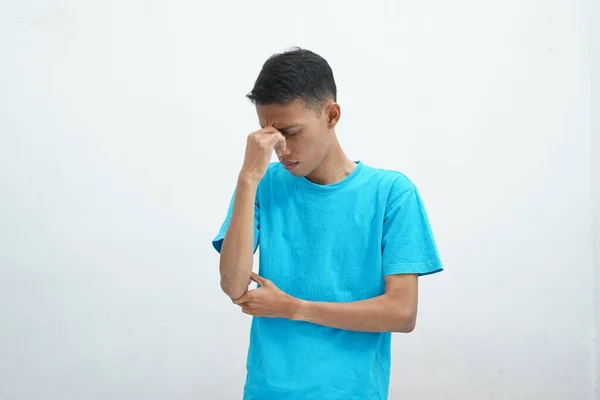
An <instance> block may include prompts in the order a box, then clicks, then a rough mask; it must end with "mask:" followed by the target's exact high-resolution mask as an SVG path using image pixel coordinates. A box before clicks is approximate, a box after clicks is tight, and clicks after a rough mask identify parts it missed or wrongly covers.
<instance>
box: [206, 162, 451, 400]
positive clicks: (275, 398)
mask: <svg viewBox="0 0 600 400" xmlns="http://www.w3.org/2000/svg"><path fill="white" fill-rule="evenodd" d="M357 164H358V165H357V167H356V168H355V169H354V171H353V172H352V173H351V174H350V175H349V176H347V177H346V178H345V179H343V180H342V181H340V182H338V183H335V184H331V185H318V184H314V183H312V182H311V181H309V180H308V179H306V178H305V177H295V176H293V175H292V174H290V173H289V172H288V171H286V170H285V169H284V168H283V166H282V165H281V164H280V163H272V164H271V165H270V166H269V168H268V171H267V173H266V175H265V177H264V178H263V179H262V180H261V182H260V184H259V186H258V190H257V195H256V202H255V209H254V217H255V218H254V220H255V224H254V249H255V251H256V249H257V248H258V246H259V245H260V252H259V256H260V265H259V271H258V273H259V275H261V276H263V277H264V278H267V279H270V280H271V281H273V283H274V284H275V285H276V286H277V287H279V288H280V289H281V290H283V291H284V292H286V293H287V294H289V295H291V296H294V297H297V298H300V299H304V300H309V301H327V302H350V301H357V300H364V299H369V298H372V297H376V296H379V295H381V294H383V293H384V289H385V287H384V277H385V276H386V275H390V274H407V273H410V274H418V275H426V274H431V273H434V272H438V271H441V270H442V264H441V262H440V258H439V255H438V252H437V249H436V245H435V241H434V238H433V235H432V233H431V229H430V226H429V222H428V218H427V215H426V213H425V210H424V208H423V204H422V202H421V198H420V196H419V192H418V191H417V189H416V188H415V186H414V185H413V184H412V183H411V181H410V180H409V179H408V178H407V177H406V176H404V175H403V174H401V173H399V172H395V171H389V170H383V169H377V168H373V167H369V166H367V165H365V164H364V163H362V162H358V163H357ZM234 197H235V192H234V194H233V197H232V199H231V203H230V206H229V212H228V215H227V217H226V219H225V222H224V223H223V225H222V227H221V230H220V232H219V234H218V235H217V236H216V237H215V239H214V241H213V246H214V247H215V249H216V250H217V251H220V250H221V245H222V242H223V238H224V236H225V232H226V231H227V227H228V224H229V219H230V217H231V212H232V209H233V199H234ZM390 345H391V333H389V332H383V333H372V332H356V331H348V330H341V329H334V328H329V327H326V326H321V325H316V324H313V323H308V322H302V321H290V320H287V319H283V318H259V317H254V318H253V320H252V327H251V332H250V347H249V350H248V357H247V364H246V367H247V376H246V384H245V387H244V400H309V399H318V400H333V399H335V400H339V399H344V400H375V399H377V400H384V399H387V398H388V390H389V378H390V358H391V351H390Z"/></svg>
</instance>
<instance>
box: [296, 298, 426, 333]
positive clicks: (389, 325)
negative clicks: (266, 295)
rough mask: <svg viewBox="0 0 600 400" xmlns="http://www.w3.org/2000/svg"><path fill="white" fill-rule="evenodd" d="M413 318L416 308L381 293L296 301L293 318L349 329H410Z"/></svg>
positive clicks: (372, 330)
mask: <svg viewBox="0 0 600 400" xmlns="http://www.w3.org/2000/svg"><path fill="white" fill-rule="evenodd" d="M415 317H416V308H415V307H412V306H411V305H409V304H403V303H399V302H398V301H396V300H394V298H393V297H391V296H389V295H388V294H384V295H381V296H378V297H374V298H371V299H367V300H361V301H355V302H348V303H333V302H314V301H305V300H297V302H296V305H295V312H294V313H293V316H292V319H294V320H300V321H306V322H312V323H315V324H318V325H324V326H329V327H332V328H338V329H345V330H351V331H361V332H411V331H412V330H413V329H414V327H415Z"/></svg>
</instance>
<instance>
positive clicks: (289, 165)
mask: <svg viewBox="0 0 600 400" xmlns="http://www.w3.org/2000/svg"><path fill="white" fill-rule="evenodd" d="M281 164H282V165H283V168H285V169H287V170H290V169H294V168H296V165H298V162H297V161H296V162H290V161H285V162H282V163H281Z"/></svg>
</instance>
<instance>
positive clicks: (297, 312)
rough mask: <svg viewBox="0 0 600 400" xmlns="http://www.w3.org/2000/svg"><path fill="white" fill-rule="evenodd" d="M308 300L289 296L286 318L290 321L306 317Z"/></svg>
mask: <svg viewBox="0 0 600 400" xmlns="http://www.w3.org/2000/svg"><path fill="white" fill-rule="evenodd" d="M308 308H309V302H308V301H306V300H302V299H298V298H295V297H291V296H290V300H289V305H288V307H287V309H288V315H287V319H290V320H292V321H305V320H306V318H307V313H308Z"/></svg>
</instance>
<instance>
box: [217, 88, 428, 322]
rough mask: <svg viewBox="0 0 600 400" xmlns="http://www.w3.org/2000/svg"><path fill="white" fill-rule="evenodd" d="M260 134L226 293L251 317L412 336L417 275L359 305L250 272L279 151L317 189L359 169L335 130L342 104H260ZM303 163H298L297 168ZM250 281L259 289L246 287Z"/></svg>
mask: <svg viewBox="0 0 600 400" xmlns="http://www.w3.org/2000/svg"><path fill="white" fill-rule="evenodd" d="M256 111H257V114H258V118H259V123H260V125H261V127H262V129H261V130H259V131H256V132H253V133H252V134H250V135H249V136H248V142H247V145H246V154H245V158H244V163H243V166H242V169H241V170H240V174H239V176H238V184H237V192H236V198H235V202H234V208H233V212H232V216H231V220H230V225H229V228H228V231H227V234H226V236H225V239H224V240H223V246H222V249H221V258H220V264H219V268H220V273H221V288H222V289H223V291H224V292H225V293H226V294H227V295H228V296H229V297H230V298H231V299H232V301H233V303H234V304H236V305H238V306H239V307H240V308H241V310H242V312H244V313H245V314H249V315H253V316H257V317H266V318H287V319H290V320H296V321H306V322H311V323H315V324H318V325H323V326H328V327H332V328H338V329H345V330H353V331H361V332H411V331H412V330H413V329H414V327H415V323H416V315H417V303H418V279H417V276H416V275H414V274H397V275H390V276H386V277H385V293H384V294H383V295H381V296H377V297H374V298H371V299H367V300H361V301H355V302H313V301H305V300H302V299H298V298H295V297H292V296H290V295H288V294H287V293H284V292H283V291H281V290H280V289H279V288H278V287H277V286H275V284H273V282H271V281H269V280H266V279H264V278H262V277H260V276H259V275H257V274H255V273H254V272H252V266H253V252H254V248H253V229H254V200H255V196H256V190H257V187H258V183H259V182H260V180H261V179H262V177H263V176H264V175H265V173H266V170H267V168H268V165H269V162H270V157H271V154H272V152H273V151H275V152H276V154H277V156H278V158H279V160H280V161H281V162H282V163H283V164H284V165H295V166H294V168H293V169H291V170H289V172H290V173H291V174H293V175H295V176H305V177H306V178H307V179H309V180H310V181H312V182H314V183H316V184H332V183H335V182H339V181H340V180H342V179H344V178H345V177H347V176H348V175H349V174H350V173H351V172H352V171H353V170H354V168H356V164H355V163H354V162H353V161H352V160H350V159H349V158H348V157H347V156H346V155H345V154H344V152H343V150H342V148H341V146H340V143H339V141H338V139H337V136H336V133H335V126H336V125H337V123H338V121H339V119H340V116H341V111H340V106H339V105H338V104H337V103H335V102H333V101H331V100H330V101H327V102H325V104H323V106H322V107H321V108H320V109H317V110H315V109H314V108H311V107H308V106H307V105H306V104H305V103H304V102H303V101H301V100H298V101H295V102H292V103H290V104H287V105H280V104H271V105H257V106H256ZM296 163H297V164H296ZM251 281H254V282H257V283H259V284H260V288H258V289H253V290H248V285H249V283H250V282H251Z"/></svg>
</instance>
